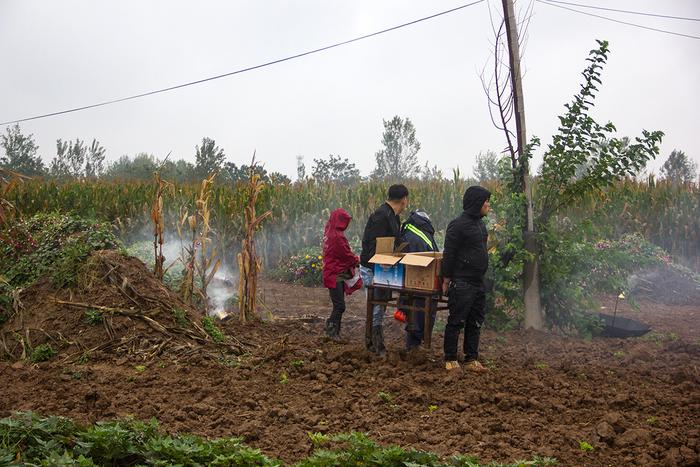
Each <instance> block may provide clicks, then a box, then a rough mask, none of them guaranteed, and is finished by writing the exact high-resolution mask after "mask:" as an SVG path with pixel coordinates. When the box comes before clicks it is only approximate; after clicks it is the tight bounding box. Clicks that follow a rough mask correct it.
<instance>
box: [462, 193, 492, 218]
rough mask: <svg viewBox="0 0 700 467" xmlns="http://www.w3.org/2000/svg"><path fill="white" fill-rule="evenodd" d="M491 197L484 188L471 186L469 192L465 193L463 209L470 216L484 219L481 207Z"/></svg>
mask: <svg viewBox="0 0 700 467" xmlns="http://www.w3.org/2000/svg"><path fill="white" fill-rule="evenodd" d="M490 197H491V192H490V191H489V190H487V189H486V188H484V187H482V186H477V185H475V186H470V187H469V188H467V191H465V192H464V198H462V208H463V209H464V212H466V213H467V214H469V215H470V216H476V217H482V216H481V207H482V206H483V205H484V201H486V200H487V199H489V198H490Z"/></svg>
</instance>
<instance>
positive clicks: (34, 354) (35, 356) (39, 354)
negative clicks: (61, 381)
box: [29, 344, 58, 363]
mask: <svg viewBox="0 0 700 467" xmlns="http://www.w3.org/2000/svg"><path fill="white" fill-rule="evenodd" d="M57 353H58V352H56V351H55V350H54V349H53V347H51V344H40V345H37V346H36V347H34V348H33V349H32V351H31V353H30V354H29V361H31V362H32V363H39V362H45V361H46V360H49V359H50V358H52V357H53V356H55V355H56V354H57Z"/></svg>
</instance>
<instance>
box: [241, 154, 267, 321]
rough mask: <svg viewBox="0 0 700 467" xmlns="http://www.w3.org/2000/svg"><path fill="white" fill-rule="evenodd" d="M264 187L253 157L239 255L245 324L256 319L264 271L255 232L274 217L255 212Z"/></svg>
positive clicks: (242, 313) (242, 314)
mask: <svg viewBox="0 0 700 467" xmlns="http://www.w3.org/2000/svg"><path fill="white" fill-rule="evenodd" d="M264 187H265V184H264V183H262V182H261V181H260V176H259V175H258V174H256V173H255V155H253V162H252V164H251V166H250V179H249V181H248V193H247V194H248V204H247V206H246V208H245V237H244V238H243V241H242V242H241V246H242V248H241V252H240V253H239V254H238V268H239V270H240V275H239V282H238V305H239V313H240V314H239V318H240V320H241V322H244V323H245V322H247V321H251V320H252V319H254V317H255V309H256V305H257V287H258V275H259V273H260V271H261V270H262V262H261V261H260V259H259V258H258V255H257V252H256V250H255V231H256V230H257V229H258V228H259V227H260V225H261V224H262V222H263V221H264V220H265V219H266V218H268V217H269V216H271V215H272V211H266V212H265V213H263V214H261V215H260V216H258V215H257V214H256V212H255V203H256V201H257V199H258V196H259V195H260V193H261V191H262V190H263V188H264Z"/></svg>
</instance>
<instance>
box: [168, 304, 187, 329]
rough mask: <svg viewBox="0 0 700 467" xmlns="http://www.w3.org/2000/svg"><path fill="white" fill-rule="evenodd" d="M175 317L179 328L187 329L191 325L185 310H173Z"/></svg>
mask: <svg viewBox="0 0 700 467" xmlns="http://www.w3.org/2000/svg"><path fill="white" fill-rule="evenodd" d="M172 311H173V316H174V317H175V321H176V322H177V324H178V326H180V327H183V328H184V327H187V325H188V324H189V321H188V320H187V314H186V313H185V310H183V309H181V308H173V310H172Z"/></svg>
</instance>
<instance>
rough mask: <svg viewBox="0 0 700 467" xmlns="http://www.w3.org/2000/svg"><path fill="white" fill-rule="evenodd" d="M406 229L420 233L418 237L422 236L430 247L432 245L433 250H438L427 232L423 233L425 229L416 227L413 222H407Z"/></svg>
mask: <svg viewBox="0 0 700 467" xmlns="http://www.w3.org/2000/svg"><path fill="white" fill-rule="evenodd" d="M406 229H407V230H408V231H409V232H411V233H414V234H416V235H418V237H420V239H421V240H423V241H424V242H425V244H426V245H428V247H430V249H431V250H437V248H435V245H434V244H433V242H431V241H430V239H429V238H428V236H427V235H426V234H425V233H423V231H422V230H421V229H419V228H418V227H416V226H415V225H413V224H406Z"/></svg>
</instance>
